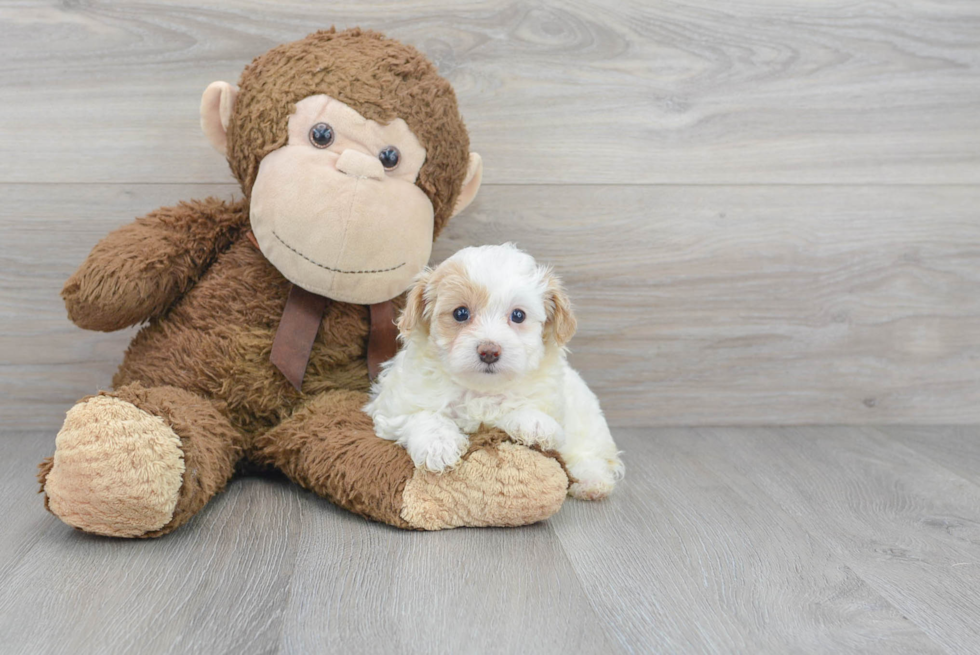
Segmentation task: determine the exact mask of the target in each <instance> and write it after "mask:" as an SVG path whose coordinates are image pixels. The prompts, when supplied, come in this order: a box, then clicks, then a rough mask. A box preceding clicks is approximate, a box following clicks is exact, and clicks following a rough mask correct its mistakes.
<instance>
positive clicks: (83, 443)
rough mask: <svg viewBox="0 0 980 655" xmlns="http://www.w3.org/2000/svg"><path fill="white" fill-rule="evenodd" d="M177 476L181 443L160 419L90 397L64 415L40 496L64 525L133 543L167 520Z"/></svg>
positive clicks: (132, 407)
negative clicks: (133, 538)
mask: <svg viewBox="0 0 980 655" xmlns="http://www.w3.org/2000/svg"><path fill="white" fill-rule="evenodd" d="M46 466H47V464H42V471H43V469H44V468H45V467H46ZM183 475H184V454H183V451H182V450H181V447H180V437H178V436H177V435H176V433H174V431H173V430H172V429H171V428H170V427H169V426H168V425H167V424H166V423H164V421H163V419H161V418H160V417H159V416H154V415H153V414H150V413H148V412H145V411H143V410H141V409H139V408H138V407H136V406H135V405H133V404H131V403H128V402H126V401H125V400H120V399H119V398H113V397H111V396H94V397H92V398H89V399H87V400H84V401H82V402H80V403H78V404H77V405H75V406H74V407H72V408H71V410H69V412H68V415H67V417H66V418H65V424H64V426H62V428H61V431H60V432H59V433H58V438H57V441H56V449H55V453H54V458H53V461H52V463H51V464H50V470H49V471H47V474H46V478H45V480H44V482H43V485H44V488H43V490H44V492H45V494H46V495H47V506H48V509H49V510H51V512H52V513H53V514H54V515H55V516H57V517H58V518H60V519H61V520H62V521H64V522H65V523H67V524H68V525H70V526H73V527H76V528H79V529H81V530H84V531H86V532H92V533H94V534H100V535H106V536H111V537H139V536H141V535H143V534H146V533H147V532H151V531H153V530H159V529H160V528H162V527H163V526H164V525H166V524H167V523H168V522H169V521H170V519H171V518H172V517H173V514H174V509H175V508H176V507H177V499H178V494H179V492H180V485H181V481H182V479H183Z"/></svg>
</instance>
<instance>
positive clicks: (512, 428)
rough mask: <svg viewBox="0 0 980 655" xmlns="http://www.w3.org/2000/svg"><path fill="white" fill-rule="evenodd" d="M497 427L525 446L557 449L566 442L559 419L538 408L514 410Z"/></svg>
mask: <svg viewBox="0 0 980 655" xmlns="http://www.w3.org/2000/svg"><path fill="white" fill-rule="evenodd" d="M497 427H499V428H500V429H501V430H503V431H504V432H506V433H507V434H508V435H510V437H511V438H512V439H513V440H514V441H516V442H517V443H520V444H524V445H525V446H541V447H542V448H544V449H545V450H556V449H558V448H561V447H562V446H563V445H564V444H565V431H564V430H562V428H561V425H559V424H558V421H556V420H555V419H553V418H552V417H550V416H548V415H547V414H545V413H544V412H542V411H539V410H536V409H522V410H519V411H516V412H512V413H510V414H508V415H507V416H505V417H504V419H503V420H502V421H500V423H499V424H498V425H497Z"/></svg>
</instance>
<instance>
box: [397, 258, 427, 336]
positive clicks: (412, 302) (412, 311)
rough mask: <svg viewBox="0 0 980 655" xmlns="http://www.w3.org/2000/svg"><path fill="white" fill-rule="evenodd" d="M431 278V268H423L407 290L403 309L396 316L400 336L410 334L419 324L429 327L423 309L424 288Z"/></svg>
mask: <svg viewBox="0 0 980 655" xmlns="http://www.w3.org/2000/svg"><path fill="white" fill-rule="evenodd" d="M431 279H432V269H429V268H427V269H425V270H424V271H422V272H421V273H420V274H419V276H418V277H417V278H415V286H413V287H412V290H411V291H409V292H408V300H407V301H406V302H405V309H404V310H403V311H402V315H401V316H400V317H398V332H399V333H400V334H401V336H402V338H405V337H407V336H408V335H409V334H411V332H412V330H414V329H416V328H418V327H419V326H420V325H421V326H422V327H424V328H425V329H426V330H428V329H429V318H428V316H427V315H426V311H425V289H426V287H428V286H429V281H430V280H431Z"/></svg>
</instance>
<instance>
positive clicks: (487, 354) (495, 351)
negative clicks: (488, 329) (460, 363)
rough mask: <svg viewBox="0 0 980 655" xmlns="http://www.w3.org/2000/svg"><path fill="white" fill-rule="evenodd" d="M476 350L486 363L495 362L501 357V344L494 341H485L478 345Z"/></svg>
mask: <svg viewBox="0 0 980 655" xmlns="http://www.w3.org/2000/svg"><path fill="white" fill-rule="evenodd" d="M476 352H477V354H478V355H480V361H481V362H483V363H484V364H493V363H494V362H495V361H497V360H498V359H500V346H499V345H497V344H495V343H493V342H492V341H484V342H483V343H481V344H480V345H479V346H477V347H476Z"/></svg>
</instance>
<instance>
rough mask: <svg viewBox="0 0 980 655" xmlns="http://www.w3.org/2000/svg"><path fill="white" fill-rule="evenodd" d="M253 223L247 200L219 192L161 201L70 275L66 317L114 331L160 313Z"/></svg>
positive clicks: (111, 237) (104, 242)
mask: <svg viewBox="0 0 980 655" xmlns="http://www.w3.org/2000/svg"><path fill="white" fill-rule="evenodd" d="M247 223H248V206H247V205H246V204H245V203H244V201H240V202H236V203H232V204H229V203H226V202H224V201H221V200H218V199H216V198H207V199H206V200H194V201H190V202H183V203H180V204H179V205H177V206H176V207H161V208H160V209H157V210H156V211H153V212H151V213H149V214H147V215H146V216H144V217H142V218H138V219H136V221H135V222H133V223H130V224H129V225H124V226H123V227H121V228H119V229H118V230H116V231H114V232H112V233H110V234H109V235H108V236H107V237H105V238H104V239H102V241H100V242H99V243H98V244H97V245H96V246H95V248H93V249H92V252H91V253H89V256H88V257H87V258H86V259H85V262H84V263H83V264H82V265H81V267H80V268H79V269H78V270H77V271H75V273H74V274H73V275H72V276H71V277H70V278H68V281H67V282H65V286H64V288H63V289H62V290H61V297H62V298H63V299H64V301H65V306H66V307H67V308H68V317H69V318H70V319H71V320H72V321H73V322H74V323H75V324H76V325H78V326H79V327H81V328H85V329H87V330H100V331H102V332H111V331H113V330H120V329H122V328H124V327H127V326H129V325H135V324H136V323H140V322H141V321H145V320H147V319H150V318H153V317H154V316H157V315H159V314H162V313H163V312H164V311H166V309H167V308H168V307H170V305H171V304H172V303H173V302H174V301H175V300H176V299H177V298H179V297H180V296H181V295H182V294H184V293H186V292H187V290H188V289H190V288H191V287H192V286H193V285H194V283H195V282H196V281H197V280H198V278H199V277H200V276H201V275H202V274H203V273H204V271H206V270H207V268H208V266H210V265H211V263H212V262H213V261H214V258H215V256H216V255H217V254H218V253H219V252H221V251H222V250H224V249H226V248H228V247H229V246H230V245H231V243H232V242H233V241H234V239H235V237H236V236H237V235H238V233H239V232H240V230H241V229H242V228H243V227H244V226H245V225H247Z"/></svg>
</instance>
